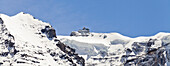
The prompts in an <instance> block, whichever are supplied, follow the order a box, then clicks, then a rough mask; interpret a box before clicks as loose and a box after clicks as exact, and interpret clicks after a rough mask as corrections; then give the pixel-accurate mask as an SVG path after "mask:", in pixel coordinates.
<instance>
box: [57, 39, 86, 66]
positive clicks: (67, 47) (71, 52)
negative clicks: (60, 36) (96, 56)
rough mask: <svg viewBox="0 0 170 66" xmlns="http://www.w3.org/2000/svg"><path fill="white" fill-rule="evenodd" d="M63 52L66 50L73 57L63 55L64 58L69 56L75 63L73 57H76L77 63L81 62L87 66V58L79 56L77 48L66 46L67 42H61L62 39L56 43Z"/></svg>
mask: <svg viewBox="0 0 170 66" xmlns="http://www.w3.org/2000/svg"><path fill="white" fill-rule="evenodd" d="M56 45H57V46H58V47H59V48H60V49H61V50H62V51H63V52H65V53H66V54H68V55H69V56H70V57H72V58H68V57H67V56H63V57H64V58H68V59H70V60H69V61H70V62H72V63H73V64H75V63H74V62H73V60H72V59H76V60H77V63H79V64H81V65H82V66H85V60H84V58H83V57H79V56H78V54H77V53H75V49H73V48H70V47H69V46H66V45H65V44H63V43H61V42H60V41H59V42H58V44H56Z"/></svg>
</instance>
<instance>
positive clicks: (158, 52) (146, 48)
mask: <svg viewBox="0 0 170 66" xmlns="http://www.w3.org/2000/svg"><path fill="white" fill-rule="evenodd" d="M155 41H157V39H150V40H149V41H148V42H147V43H138V42H135V43H134V44H133V48H132V50H131V51H132V52H134V53H135V54H136V55H138V56H136V55H133V56H129V55H124V56H122V59H121V60H122V62H123V63H124V65H125V66H132V65H134V66H165V65H166V63H167V62H168V61H166V60H167V58H168V57H167V52H168V51H166V48H165V47H167V46H168V45H170V43H167V44H165V45H163V44H160V45H161V46H160V47H152V46H153V45H155ZM140 53H144V54H142V55H140ZM128 58H131V59H128Z"/></svg>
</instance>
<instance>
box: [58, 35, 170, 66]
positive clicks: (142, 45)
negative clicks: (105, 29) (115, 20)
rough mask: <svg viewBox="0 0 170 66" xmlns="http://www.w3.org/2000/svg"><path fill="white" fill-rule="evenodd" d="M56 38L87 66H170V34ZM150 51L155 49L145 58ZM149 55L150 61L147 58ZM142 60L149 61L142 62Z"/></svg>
mask: <svg viewBox="0 0 170 66" xmlns="http://www.w3.org/2000/svg"><path fill="white" fill-rule="evenodd" d="M58 38H59V39H60V40H61V41H62V42H63V43H65V44H66V45H68V46H70V47H73V48H75V49H76V50H78V51H76V52H77V53H79V54H80V55H82V56H83V57H84V58H85V59H86V64H87V65H107V66H109V65H118V66H119V65H125V66H127V65H130V66H131V65H139V66H140V65H146V66H147V65H159V64H160V65H163V66H164V65H169V61H166V60H168V58H170V56H169V55H170V54H168V53H169V52H170V51H169V48H170V45H169V44H168V43H170V33H165V32H160V33H158V34H156V35H154V36H147V37H145V36H141V37H136V38H130V37H127V36H123V35H121V34H119V33H92V32H90V33H89V34H88V36H77V35H75V36H58ZM164 45H166V47H165V46H164ZM162 47H163V48H164V49H162ZM159 48H161V49H159ZM152 49H157V51H155V52H156V53H155V54H153V56H152V55H147V53H148V52H151V51H152ZM165 50H166V51H165ZM160 51H162V52H165V54H163V55H160V56H158V57H156V56H154V55H159V54H157V53H159V52H160ZM149 56H151V58H148V57H149ZM160 57H166V58H160ZM142 58H143V59H152V60H145V61H143V59H142ZM153 58H157V59H164V60H161V61H164V62H159V61H155V60H154V59H153ZM141 61H142V62H141ZM154 61H155V62H154ZM165 61H166V62H165ZM151 63H152V64H151Z"/></svg>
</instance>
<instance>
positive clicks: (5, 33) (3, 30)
mask: <svg viewBox="0 0 170 66" xmlns="http://www.w3.org/2000/svg"><path fill="white" fill-rule="evenodd" d="M84 62H85V61H84V59H83V58H82V57H79V55H78V54H76V53H75V50H74V49H73V48H71V47H69V46H66V45H65V44H64V43H61V42H60V41H59V40H58V39H57V37H56V33H55V29H53V28H52V27H51V25H50V24H48V23H44V22H42V21H39V20H37V19H34V17H32V16H31V15H29V14H24V13H22V12H21V13H19V14H17V15H15V16H11V17H9V16H7V15H4V14H0V66H18V65H21V66H25V65H26V66H39V65H40V66H76V65H82V66H84Z"/></svg>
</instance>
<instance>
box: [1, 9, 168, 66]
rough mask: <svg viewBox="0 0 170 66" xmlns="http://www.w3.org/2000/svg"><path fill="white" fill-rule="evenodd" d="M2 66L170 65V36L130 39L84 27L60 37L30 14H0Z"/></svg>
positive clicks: (163, 34) (160, 35)
mask: <svg viewBox="0 0 170 66" xmlns="http://www.w3.org/2000/svg"><path fill="white" fill-rule="evenodd" d="M63 30H64V29H63ZM0 66H170V33H163V32H161V33H158V34H156V35H155V36H149V37H137V38H130V37H126V36H123V35H121V34H119V33H93V32H90V30H89V29H88V28H83V29H82V30H79V31H73V32H72V33H71V35H70V36H58V35H57V36H56V33H55V29H53V28H52V26H51V25H50V24H48V23H45V22H42V21H40V20H38V19H35V18H34V17H33V16H31V15H30V14H25V13H23V12H21V13H19V14H17V15H15V16H7V15H4V14H0Z"/></svg>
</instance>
